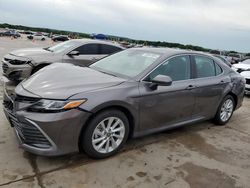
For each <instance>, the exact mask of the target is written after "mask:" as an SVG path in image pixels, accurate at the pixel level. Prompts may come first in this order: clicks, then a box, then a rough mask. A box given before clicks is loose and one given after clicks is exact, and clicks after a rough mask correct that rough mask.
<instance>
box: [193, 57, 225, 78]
mask: <svg viewBox="0 0 250 188" xmlns="http://www.w3.org/2000/svg"><path fill="white" fill-rule="evenodd" d="M194 60H195V67H196V78H206V77H212V76H217V75H219V74H221V73H222V72H223V71H222V68H221V67H220V66H219V65H218V64H217V63H215V62H214V60H213V59H211V58H208V57H204V56H194Z"/></svg>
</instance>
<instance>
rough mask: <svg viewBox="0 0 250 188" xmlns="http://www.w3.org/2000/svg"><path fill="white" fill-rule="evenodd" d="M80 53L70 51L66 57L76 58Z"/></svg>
mask: <svg viewBox="0 0 250 188" xmlns="http://www.w3.org/2000/svg"><path fill="white" fill-rule="evenodd" d="M78 55H80V53H79V52H78V51H71V52H69V53H68V56H78Z"/></svg>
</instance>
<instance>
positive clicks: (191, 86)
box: [186, 85, 196, 90]
mask: <svg viewBox="0 0 250 188" xmlns="http://www.w3.org/2000/svg"><path fill="white" fill-rule="evenodd" d="M194 88H196V86H194V85H189V86H187V87H186V90H192V89H194Z"/></svg>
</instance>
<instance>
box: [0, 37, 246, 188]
mask: <svg viewBox="0 0 250 188" xmlns="http://www.w3.org/2000/svg"><path fill="white" fill-rule="evenodd" d="M48 45H51V41H45V42H40V41H39V42H38V41H36V42H34V43H33V42H31V41H27V40H26V39H25V38H23V39H18V40H10V39H8V38H0V58H2V56H3V55H4V54H5V53H7V52H9V51H11V50H13V49H16V48H21V47H32V46H34V47H38V46H48ZM0 95H1V93H0ZM0 103H2V101H1V100H0ZM249 122H250V98H248V97H246V98H245V99H244V104H243V107H242V108H240V109H239V110H238V111H236V112H235V114H234V116H233V118H232V119H231V121H230V123H229V124H228V125H227V126H214V125H213V124H212V123H211V122H204V123H200V124H195V125H192V126H188V127H183V128H180V129H177V130H173V131H168V132H164V133H160V134H155V135H151V136H147V137H144V138H140V139H134V140H130V141H129V143H128V144H127V145H126V147H125V148H124V149H123V150H122V151H121V152H120V153H119V154H118V155H116V156H114V157H111V158H108V159H105V160H98V161H97V160H92V159H89V158H88V157H86V156H85V155H84V154H72V155H68V156H63V157H55V158H45V157H38V156H34V155H32V154H29V153H27V152H24V151H23V150H22V149H21V148H18V145H17V141H16V138H15V136H14V133H13V130H12V128H11V127H10V126H9V123H8V122H7V120H6V118H5V117H4V114H3V111H2V105H1V104H0V151H1V152H0V187H6V188H7V187H11V188H12V187H41V188H45V187H46V188H47V187H53V188H54V187H56V188H62V187H65V188H68V187H74V188H76V187H109V188H110V187H116V188H119V187H143V188H146V187H167V188H168V187H169V188H180V187H181V188H185V187H193V188H200V187H202V188H233V187H246V188H247V187H250V123H249Z"/></svg>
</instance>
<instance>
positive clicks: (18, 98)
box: [15, 95, 40, 103]
mask: <svg viewBox="0 0 250 188" xmlns="http://www.w3.org/2000/svg"><path fill="white" fill-rule="evenodd" d="M39 100H40V98H34V97H26V96H21V95H16V96H15V101H17V102H23V103H35V102H37V101H39Z"/></svg>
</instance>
